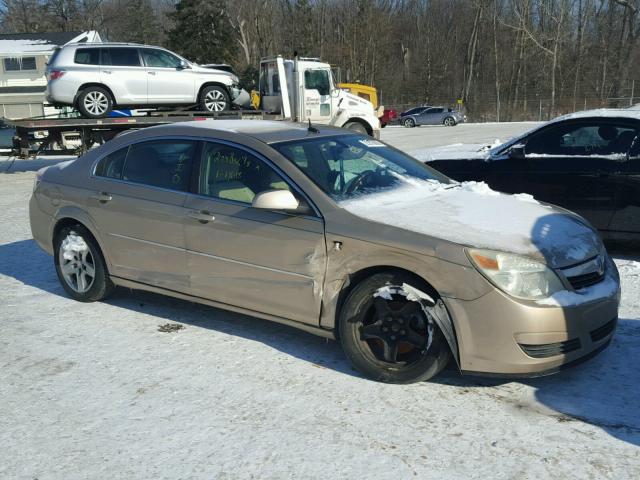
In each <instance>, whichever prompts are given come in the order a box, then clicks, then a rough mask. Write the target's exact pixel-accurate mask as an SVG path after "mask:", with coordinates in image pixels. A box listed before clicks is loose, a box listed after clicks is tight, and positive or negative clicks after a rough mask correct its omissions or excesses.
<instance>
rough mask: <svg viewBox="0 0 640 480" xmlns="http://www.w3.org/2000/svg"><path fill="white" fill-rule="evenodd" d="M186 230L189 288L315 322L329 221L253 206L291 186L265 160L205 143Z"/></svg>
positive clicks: (227, 301)
mask: <svg viewBox="0 0 640 480" xmlns="http://www.w3.org/2000/svg"><path fill="white" fill-rule="evenodd" d="M198 169H199V170H198V171H199V175H198V182H197V187H196V192H195V194H194V195H191V196H190V198H189V199H188V200H187V203H186V207H187V215H188V217H189V218H187V222H186V227H185V232H186V244H187V268H188V270H189V273H190V278H191V293H192V295H196V296H199V297H204V298H208V299H211V300H214V301H217V302H222V303H225V304H228V305H235V306H238V307H242V308H246V309H250V310H254V311H260V312H264V313H267V314H270V315H275V316H278V317H286V318H289V319H292V320H296V321H300V322H304V323H309V324H313V325H317V324H318V322H319V316H320V301H321V294H322V284H323V281H324V273H325V265H326V248H325V238H324V222H323V220H322V219H321V218H320V217H318V216H315V215H313V214H311V215H291V214H287V213H282V212H277V211H269V210H262V209H257V208H253V207H252V206H251V202H252V200H253V198H254V197H255V195H256V194H257V193H260V192H261V191H265V190H274V189H285V190H292V191H294V189H293V187H292V186H291V185H290V184H289V181H288V180H285V179H284V178H283V176H282V175H280V174H279V173H278V172H276V170H275V169H274V168H273V167H272V166H271V165H269V164H268V163H267V161H266V160H264V159H263V158H261V157H259V156H257V155H255V154H253V153H252V152H249V151H248V150H246V149H244V148H242V147H240V146H236V145H231V144H227V143H223V142H206V143H205V147H204V148H203V151H202V156H201V158H200V162H199V167H198Z"/></svg>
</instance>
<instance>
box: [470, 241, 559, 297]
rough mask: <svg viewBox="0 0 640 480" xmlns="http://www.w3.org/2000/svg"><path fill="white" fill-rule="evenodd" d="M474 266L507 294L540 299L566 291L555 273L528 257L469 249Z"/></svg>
mask: <svg viewBox="0 0 640 480" xmlns="http://www.w3.org/2000/svg"><path fill="white" fill-rule="evenodd" d="M468 253H469V258H470V259H471V261H472V262H473V264H474V265H475V267H476V268H477V269H478V270H479V271H480V273H482V274H483V275H484V276H485V277H487V279H488V280H489V281H490V282H491V283H493V284H494V285H495V286H496V287H498V288H499V289H500V290H502V291H503V292H505V293H508V294H509V295H512V296H514V297H517V298H522V299H526V300H540V299H543V298H547V297H550V296H551V295H553V294H554V293H556V292H560V291H562V290H565V287H564V285H563V284H562V282H561V281H560V279H559V278H558V276H557V275H556V274H555V273H554V272H553V270H551V269H550V268H549V267H547V266H546V265H545V264H543V263H540V262H538V261H536V260H533V259H531V258H528V257H523V256H520V255H514V254H512V253H504V252H495V251H492V250H476V249H470V250H468Z"/></svg>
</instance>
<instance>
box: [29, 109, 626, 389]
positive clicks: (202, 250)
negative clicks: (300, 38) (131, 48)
mask: <svg viewBox="0 0 640 480" xmlns="http://www.w3.org/2000/svg"><path fill="white" fill-rule="evenodd" d="M30 217H31V230H32V232H33V237H34V239H35V240H36V242H37V243H38V245H40V247H42V248H43V249H44V250H45V251H47V252H48V253H49V254H51V255H53V257H54V262H55V268H56V271H57V273H58V277H59V279H60V282H61V284H62V286H63V288H64V289H65V290H66V292H67V293H68V295H69V296H71V297H72V298H74V299H76V300H79V301H83V302H89V301H97V300H101V299H103V298H105V297H106V296H107V295H108V294H109V293H110V292H111V291H112V290H113V288H114V286H118V285H119V286H122V287H127V288H135V289H141V290H148V291H153V292H158V293H163V294H166V295H171V296H174V297H178V298H183V299H188V300H192V301H194V302H200V303H204V304H208V305H213V306H217V307H221V308H225V309H229V310H233V311H238V312H243V313H247V314H249V315H254V316H258V317H262V318H265V319H268V320H273V321H276V322H280V323H284V324H286V325H291V326H293V327H296V328H300V329H303V330H306V331H308V332H312V333H315V334H317V335H322V336H325V337H330V338H336V339H338V340H339V341H340V342H341V344H342V347H343V348H344V351H345V353H346V354H347V356H348V357H349V359H350V360H351V361H352V362H353V364H354V365H355V366H356V368H358V369H359V370H360V371H361V372H363V373H364V374H365V375H367V376H369V377H371V378H374V379H376V380H381V381H385V382H396V383H406V382H413V381H417V380H424V379H427V378H430V377H432V376H434V375H436V374H437V373H438V372H440V371H441V370H442V369H443V368H444V367H445V365H446V364H447V363H448V361H449V360H450V359H451V358H453V360H454V361H455V363H456V365H457V367H458V368H459V369H460V370H462V371H464V372H469V373H476V374H478V373H493V374H502V375H507V376H508V375H532V374H533V375H541V374H545V373H550V372H554V371H557V370H559V369H561V368H565V367H567V366H568V365H571V364H573V363H576V362H578V361H581V360H584V359H586V358H588V357H589V356H593V355H595V354H596V353H597V352H599V351H601V350H603V349H604V348H606V346H607V345H608V344H609V342H610V340H611V338H612V336H613V334H614V331H615V328H616V322H617V316H618V302H619V295H620V282H619V277H618V272H617V270H616V267H615V264H614V263H613V261H612V260H611V258H610V257H609V255H608V254H607V252H606V250H605V249H604V247H603V246H602V243H601V241H600V239H599V237H598V234H597V233H596V232H595V231H594V230H593V229H592V228H591V227H590V226H589V225H588V224H587V223H586V222H585V221H584V220H583V219H581V218H580V217H578V216H577V215H575V214H572V213H570V212H567V211H564V210H559V209H556V208H554V207H551V206H548V205H542V204H539V203H538V202H535V201H534V200H533V199H532V198H529V197H526V196H522V195H520V196H515V195H504V194H499V193H497V192H494V191H491V190H488V188H487V187H486V185H484V184H475V183H469V184H457V183H452V182H451V181H450V180H449V179H448V178H447V177H445V176H444V175H442V174H440V173H438V172H437V171H435V170H433V169H431V168H429V167H428V166H426V165H424V164H422V163H420V162H418V161H416V160H414V159H413V158H411V157H409V156H407V155H405V154H404V153H402V152H400V151H398V150H395V149H394V148H392V147H389V146H387V145H386V144H384V143H382V142H379V141H377V140H374V139H371V138H369V137H365V136H362V135H359V134H354V133H352V132H348V131H345V130H343V129H336V128H329V127H318V128H307V127H306V126H304V125H300V124H291V123H285V122H269V121H258V120H253V121H251V120H246V121H245V120H227V121H224V120H216V121H201V122H185V123H180V124H175V125H165V126H160V127H151V128H148V129H143V130H138V131H135V132H132V133H129V134H127V135H123V136H121V137H118V138H116V139H114V140H111V141H109V142H107V143H106V144H105V145H103V146H101V147H98V148H96V149H94V150H91V151H90V152H89V153H87V154H86V155H84V156H83V157H80V158H79V159H78V160H76V161H73V162H66V163H63V164H58V165H55V166H52V167H48V168H47V169H46V170H41V171H40V172H38V176H37V179H36V185H35V188H34V193H33V196H32V198H31V203H30ZM221 361H224V360H223V359H221Z"/></svg>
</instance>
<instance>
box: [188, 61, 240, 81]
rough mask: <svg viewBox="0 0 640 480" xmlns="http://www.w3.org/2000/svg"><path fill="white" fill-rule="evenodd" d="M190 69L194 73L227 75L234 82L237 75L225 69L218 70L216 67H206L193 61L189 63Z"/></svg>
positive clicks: (236, 79)
mask: <svg viewBox="0 0 640 480" xmlns="http://www.w3.org/2000/svg"><path fill="white" fill-rule="evenodd" d="M191 69H192V70H193V72H195V73H199V74H204V75H223V76H225V77H229V78H230V79H231V80H233V81H234V82H237V81H238V76H237V75H235V74H233V73H231V72H227V71H225V70H218V69H217V68H207V67H203V66H202V65H198V64H195V63H192V64H191Z"/></svg>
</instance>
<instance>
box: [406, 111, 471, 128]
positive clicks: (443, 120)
mask: <svg viewBox="0 0 640 480" xmlns="http://www.w3.org/2000/svg"><path fill="white" fill-rule="evenodd" d="M464 121H466V117H465V116H464V115H463V114H461V113H460V112H458V111H456V110H453V109H452V108H447V107H426V106H425V107H415V108H412V109H411V110H407V111H406V112H402V113H401V114H400V123H401V124H402V125H404V126H405V127H407V128H412V127H418V126H420V125H444V126H445V127H454V126H456V125H457V124H458V123H462V122H464Z"/></svg>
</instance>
